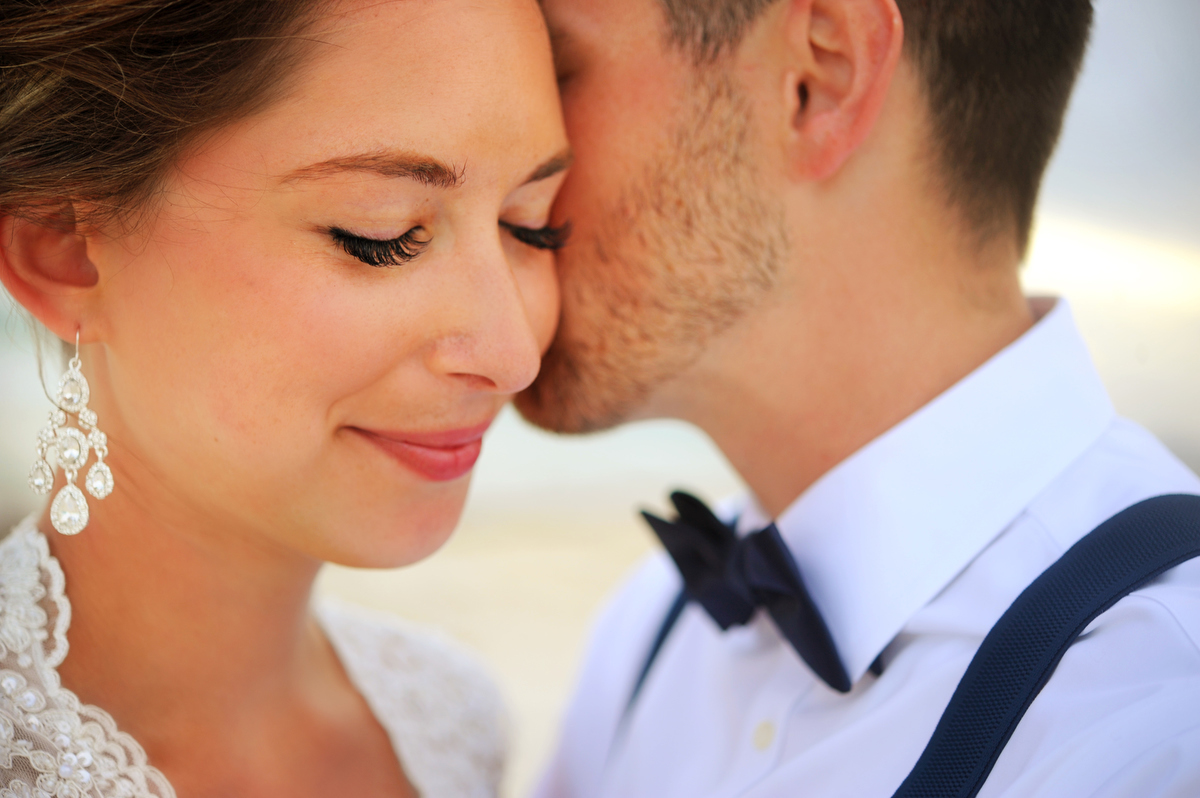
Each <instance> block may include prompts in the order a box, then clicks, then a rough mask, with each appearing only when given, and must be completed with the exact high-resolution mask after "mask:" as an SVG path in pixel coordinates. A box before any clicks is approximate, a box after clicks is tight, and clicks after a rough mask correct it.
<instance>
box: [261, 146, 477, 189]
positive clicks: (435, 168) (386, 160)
mask: <svg viewBox="0 0 1200 798" xmlns="http://www.w3.org/2000/svg"><path fill="white" fill-rule="evenodd" d="M343 172H373V173H375V174H377V175H383V176H384V177H401V178H407V179H409V180H416V181H417V182H418V183H421V184H423V185H426V186H433V187H435V188H457V187H458V186H460V185H462V181H463V170H462V169H455V168H452V167H449V166H447V165H446V164H444V163H442V162H441V161H439V160H438V159H436V158H431V157H429V156H427V155H416V154H413V153H408V152H390V151H389V152H364V153H359V154H357V155H346V156H342V157H339V158H330V159H329V160H327V161H321V162H320V163H315V164H312V165H311V166H304V167H301V168H300V169H297V170H295V171H294V172H291V173H289V174H288V175H287V176H286V177H284V178H283V182H285V183H290V182H292V181H295V180H316V179H320V178H322V177H330V176H332V175H336V174H341V173H343Z"/></svg>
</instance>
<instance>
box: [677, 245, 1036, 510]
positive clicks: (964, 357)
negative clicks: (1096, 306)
mask: <svg viewBox="0 0 1200 798" xmlns="http://www.w3.org/2000/svg"><path fill="white" fill-rule="evenodd" d="M926 243H927V242H926ZM852 247H854V248H857V249H858V251H857V252H855V253H853V255H854V256H853V257H850V258H846V259H844V260H841V261H840V262H833V261H832V259H830V262H826V263H813V262H810V263H808V264H802V265H800V266H799V267H798V268H797V269H795V270H794V271H793V272H792V274H793V275H795V276H796V278H795V279H794V280H792V281H791V282H790V284H787V285H783V286H781V287H780V290H779V291H778V292H777V296H775V297H774V298H773V299H772V300H769V304H768V305H765V306H763V307H761V308H758V309H756V310H755V311H753V312H752V313H751V314H750V315H749V316H748V317H747V318H746V319H745V320H744V321H743V322H742V323H741V324H739V325H737V326H736V327H735V328H733V329H732V330H731V331H730V332H729V333H728V334H726V335H725V336H724V337H723V338H722V339H721V340H719V341H717V342H715V343H714V345H713V347H712V348H711V350H710V352H709V353H708V354H707V356H706V357H705V358H704V359H703V360H702V361H701V362H700V363H698V364H697V365H696V366H695V367H694V368H692V369H691V370H689V372H687V373H686V374H685V375H683V376H682V377H681V378H679V379H677V380H675V381H674V382H673V383H671V384H670V385H668V386H666V388H665V390H664V391H663V393H662V396H660V397H659V400H660V402H662V404H663V405H665V407H667V408H669V410H668V412H669V414H670V415H674V416H676V417H680V418H683V419H685V420H688V421H690V422H692V423H694V424H696V425H697V426H699V427H701V428H702V429H703V430H705V432H707V433H708V434H709V436H710V437H712V439H713V440H714V441H715V442H716V444H717V445H718V446H719V447H720V448H721V450H722V451H723V452H724V454H725V456H726V457H727V458H728V459H729V461H730V463H731V464H732V465H733V466H734V468H736V469H737V470H738V472H739V473H740V474H741V476H742V478H743V479H745V481H746V483H747V484H748V485H749V486H750V488H751V490H752V491H753V492H754V494H755V496H756V497H757V499H758V500H759V502H760V504H761V505H762V507H763V508H764V509H765V510H766V511H767V512H768V513H769V514H771V515H773V516H775V515H778V514H780V513H781V512H782V511H783V510H784V509H786V508H787V507H788V506H789V505H790V504H791V503H792V502H794V501H795V500H796V499H797V498H798V497H799V496H800V495H801V494H802V493H803V492H804V491H805V490H806V489H807V488H808V487H809V486H810V485H812V484H813V483H814V482H815V481H816V480H818V479H819V478H820V477H821V476H822V475H823V474H825V473H826V472H828V471H829V470H830V469H832V468H833V467H834V466H836V465H837V464H838V463H840V462H842V461H843V460H845V459H846V458H847V457H849V456H850V455H851V454H853V453H854V452H855V451H857V450H858V449H860V448H862V447H863V446H865V445H866V444H867V443H869V442H870V441H872V440H873V439H875V438H876V437H878V436H879V435H881V434H882V433H884V432H886V431H887V430H888V429H890V428H891V427H893V426H895V425H896V424H898V423H899V422H901V421H902V420H904V419H905V418H907V417H908V416H909V415H911V414H912V413H914V412H915V411H916V410H918V409H920V408H921V407H923V406H924V405H926V404H928V403H929V402H930V401H931V400H933V399H934V398H935V397H936V396H938V395H939V394H941V393H942V392H944V391H945V390H947V389H948V388H950V387H951V386H952V385H954V384H955V383H956V382H958V381H959V380H961V379H963V378H964V377H965V376H967V375H968V374H970V373H971V372H972V371H974V370H975V369H977V368H978V367H980V366H981V365H982V364H983V363H985V362H986V361H987V360H988V359H989V358H991V357H992V356H993V355H995V354H996V353H997V352H999V351H1000V350H1001V349H1003V348H1004V347H1005V346H1007V345H1008V344H1010V343H1012V342H1013V341H1014V340H1016V339H1017V338H1018V337H1020V336H1021V335H1022V334H1023V333H1024V332H1025V331H1026V330H1028V329H1029V327H1030V326H1031V325H1032V324H1033V316H1032V313H1031V311H1030V308H1029V306H1028V303H1027V302H1026V300H1025V299H1024V297H1023V296H1022V295H1021V291H1020V285H1019V281H1018V278H1017V268H1016V262H1015V261H1016V257H1015V255H1014V254H1012V253H1011V250H1009V252H1007V253H1006V252H1004V251H999V252H995V251H993V252H984V253H976V257H974V258H971V257H961V256H959V255H958V254H957V253H958V251H957V250H955V249H952V248H950V247H947V248H946V249H945V250H943V251H940V252H939V251H937V250H936V249H935V248H931V247H929V246H925V247H923V248H917V247H910V248H908V249H907V251H908V252H910V253H913V254H912V255H911V256H910V258H909V259H908V260H907V262H905V261H904V260H903V259H901V258H899V257H897V256H896V252H897V251H899V252H903V251H906V250H905V248H903V247H900V248H898V249H892V248H884V251H879V252H873V251H870V248H871V245H870V244H869V243H867V244H866V245H862V244H859V243H851V242H848V243H847V249H850V248H852ZM843 251H846V250H843ZM918 252H920V254H919V255H918V254H916V253H918ZM964 261H966V262H964ZM997 261H998V262H997ZM956 276H957V279H956ZM981 422H983V423H986V420H981Z"/></svg>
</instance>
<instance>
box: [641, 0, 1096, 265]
mask: <svg viewBox="0 0 1200 798" xmlns="http://www.w3.org/2000/svg"><path fill="white" fill-rule="evenodd" d="M776 2H778V0H659V3H660V5H661V6H662V8H663V11H664V12H665V15H666V19H667V26H668V32H669V36H670V39H671V41H672V42H673V43H675V44H676V45H677V46H681V47H684V48H686V49H690V50H691V51H692V52H693V54H694V55H695V56H696V58H697V60H698V61H699V62H711V61H713V60H715V59H717V58H719V57H720V56H721V55H722V54H723V53H726V52H728V51H729V50H731V49H732V48H734V47H736V46H737V44H738V42H739V41H740V40H741V37H742V35H743V34H744V33H745V31H746V29H747V28H748V27H749V26H750V24H751V23H752V22H754V21H755V20H756V19H757V18H758V17H759V16H760V15H761V14H762V12H763V11H765V10H766V9H767V8H769V7H770V6H772V5H774V4H775V3H776ZM896 5H897V6H898V7H899V9H900V14H901V16H902V17H903V19H904V30H905V45H904V48H905V54H906V56H907V57H908V58H909V59H910V61H911V62H912V63H913V64H915V65H916V67H917V69H918V70H919V72H920V75H921V77H922V79H923V82H924V90H925V94H926V98H927V101H928V104H929V112H930V117H931V120H932V125H933V141H932V145H933V151H934V156H935V158H936V161H937V164H938V167H939V172H940V174H939V175H938V177H939V178H940V183H941V184H942V187H943V189H944V191H945V193H946V195H947V198H948V200H949V202H950V203H951V205H952V206H953V207H956V208H958V209H959V211H960V212H961V213H962V214H963V217H964V218H965V220H966V221H967V223H968V224H969V225H970V226H971V228H972V229H973V230H974V231H975V233H976V234H977V236H978V237H979V239H980V240H982V241H987V240H990V239H992V238H995V237H996V236H998V235H1002V234H1012V233H1015V234H1016V237H1017V243H1018V246H1019V247H1020V248H1021V249H1024V247H1025V245H1026V243H1027V240H1028V237H1029V229H1030V227H1031V225H1032V222H1033V211H1034V206H1035V205H1036V203H1037V194H1038V189H1039V187H1040V185H1041V180H1042V174H1043V173H1044V171H1045V169H1046V164H1047V163H1048V162H1049V160H1050V154H1051V153H1052V152H1053V150H1054V145H1055V143H1057V141H1058V135H1059V132H1060V130H1061V129H1062V120H1063V115H1064V114H1065V112H1066V108H1067V100H1068V99H1069V97H1070V94H1071V88H1072V86H1073V85H1074V83H1075V77H1076V75H1077V74H1078V72H1079V67H1080V64H1081V63H1082V61H1083V53H1084V50H1085V49H1086V47H1087V40H1088V34H1089V31H1090V29H1091V23H1092V3H1091V0H896Z"/></svg>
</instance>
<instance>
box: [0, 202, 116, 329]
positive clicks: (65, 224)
mask: <svg viewBox="0 0 1200 798" xmlns="http://www.w3.org/2000/svg"><path fill="white" fill-rule="evenodd" d="M0 282H2V283H3V284H4V287H5V288H6V289H8V292H9V294H11V295H12V297H13V298H14V299H15V300H16V301H17V302H18V303H19V304H20V305H21V306H23V307H24V308H25V309H26V310H28V311H29V312H30V313H31V314H33V316H34V318H36V319H37V320H38V321H40V322H41V323H42V324H44V325H45V326H46V327H47V328H49V329H50V330H51V331H52V332H54V333H55V334H56V335H58V336H59V337H60V338H63V339H64V340H66V339H72V340H73V339H74V336H75V331H76V330H77V329H78V328H79V326H80V322H81V317H82V315H84V314H85V312H86V308H87V306H88V305H89V304H90V298H91V295H92V293H93V291H92V289H94V288H95V286H96V285H97V283H98V282H99V273H98V272H97V271H96V267H95V264H93V263H92V261H91V259H90V258H89V256H88V247H87V239H86V238H85V237H84V236H82V235H80V234H79V233H78V232H77V231H76V227H75V218H74V213H73V211H72V209H71V208H70V206H66V207H65V208H63V209H61V210H59V211H57V212H55V213H53V214H48V215H46V216H44V217H42V218H39V219H36V220H35V219H26V218H18V217H13V216H0Z"/></svg>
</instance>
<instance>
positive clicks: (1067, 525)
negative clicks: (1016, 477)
mask: <svg viewBox="0 0 1200 798" xmlns="http://www.w3.org/2000/svg"><path fill="white" fill-rule="evenodd" d="M1169 493H1195V494H1200V477H1197V476H1196V474H1195V473H1193V472H1192V470H1191V469H1189V468H1188V467H1187V465H1185V464H1184V463H1183V462H1182V461H1181V460H1180V459H1179V458H1178V457H1176V456H1175V455H1174V454H1173V453H1172V452H1171V451H1170V450H1169V449H1168V448H1167V447H1166V446H1165V445H1163V444H1162V442H1161V441H1159V440H1158V439H1157V438H1156V437H1154V435H1152V434H1151V433H1150V432H1148V431H1147V430H1146V429H1144V428H1143V427H1141V426H1139V425H1138V424H1136V423H1134V422H1132V421H1129V420H1128V419H1124V418H1118V419H1116V420H1115V421H1114V422H1113V423H1112V425H1111V426H1110V427H1109V428H1108V430H1106V431H1105V433H1104V434H1103V435H1101V436H1100V438H1099V439H1097V440H1096V442H1095V443H1094V444H1093V445H1092V446H1091V447H1089V448H1088V449H1087V451H1085V452H1084V453H1083V455H1082V456H1080V457H1079V458H1078V459H1077V460H1076V461H1075V462H1074V463H1072V464H1071V465H1070V466H1069V467H1068V468H1067V469H1066V470H1064V471H1063V472H1062V473H1061V474H1059V475H1058V477H1056V478H1055V479H1054V481H1053V482H1051V483H1050V484H1049V485H1048V486H1047V487H1046V489H1045V490H1043V491H1042V492H1041V494H1040V495H1039V496H1038V497H1037V498H1035V499H1034V501H1033V502H1032V503H1031V504H1030V505H1029V507H1028V512H1029V514H1030V515H1031V516H1032V517H1034V518H1036V519H1037V521H1038V522H1039V523H1040V524H1041V526H1042V527H1043V528H1044V529H1045V531H1046V532H1047V533H1048V534H1049V535H1050V537H1051V538H1052V539H1053V540H1054V542H1055V543H1056V544H1057V545H1058V546H1059V547H1061V549H1062V550H1063V551H1065V550H1066V549H1068V548H1070V547H1071V546H1072V545H1074V544H1075V542H1077V541H1078V540H1079V539H1080V538H1082V537H1083V536H1084V535H1086V534H1087V533H1088V532H1090V531H1092V530H1093V529H1095V528H1096V527H1097V526H1099V525H1100V524H1102V523H1103V522H1104V521H1106V520H1107V519H1109V518H1111V517H1112V516H1114V515H1116V514H1117V513H1119V512H1121V511H1122V510H1124V509H1125V508H1127V507H1131V506H1133V505H1134V504H1137V503H1138V502H1140V501H1143V500H1145V499H1149V498H1151V497H1154V496H1162V495H1164V494H1169Z"/></svg>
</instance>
